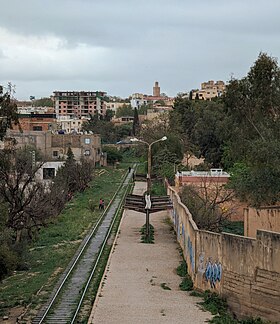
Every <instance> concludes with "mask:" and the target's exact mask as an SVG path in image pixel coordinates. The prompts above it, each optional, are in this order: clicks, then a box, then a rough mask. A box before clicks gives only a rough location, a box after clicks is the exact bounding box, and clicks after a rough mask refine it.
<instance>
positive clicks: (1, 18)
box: [0, 0, 280, 97]
mask: <svg viewBox="0 0 280 324" xmlns="http://www.w3.org/2000/svg"><path fill="white" fill-rule="evenodd" d="M279 12H280V2H279V0H266V1H265V0H246V1H244V0H235V1H230V2H229V1H221V0H211V1H209V0H200V1H197V2H195V1H191V0H173V1H170V0H168V1H167V0H154V1H139V0H118V1H116V0H46V1H38V0H28V1H22V0H13V1H7V2H6V3H5V5H4V6H2V7H1V11H0V28H3V29H5V30H6V31H7V32H9V33H12V34H19V35H22V36H24V37H30V36H36V37H41V38H43V39H44V37H45V38H47V37H50V36H54V37H57V38H59V39H61V43H60V45H59V46H57V48H56V49H48V48H46V49H42V51H47V53H43V52H42V53H41V52H40V51H39V50H38V51H37V52H36V51H35V52H30V51H28V48H27V49H26V51H22V50H21V51H19V49H18V48H17V47H15V49H14V51H15V53H12V54H11V51H10V52H9V53H10V54H9V55H6V53H7V51H6V49H5V46H6V44H5V43H3V42H1V39H0V46H1V48H2V49H4V52H3V50H2V51H1V50H0V71H1V75H0V77H1V80H0V83H3V82H5V81H6V80H11V79H13V80H14V81H15V82H14V83H16V84H17V89H18V91H17V93H18V95H20V96H22V95H23V94H24V93H25V92H26V91H27V89H29V87H30V86H32V89H33V91H34V92H36V91H37V93H45V95H49V94H51V92H52V91H53V90H54V89H59V88H60V89H63V88H64V89H67V87H68V88H71V89H75V88H77V89H78V88H80V89H81V87H85V88H87V89H95V88H96V89H103V90H105V91H108V92H111V93H112V94H116V95H118V94H119V95H129V94H130V93H131V92H138V91H143V92H145V91H150V90H151V87H152V84H153V82H154V81H155V80H156V79H157V80H158V81H159V82H160V84H161V87H162V90H163V91H164V92H166V93H168V94H170V95H176V93H178V92H179V91H187V90H190V89H191V88H195V87H199V84H200V83H201V82H203V81H207V80H208V79H223V80H228V79H229V78H230V75H231V74H232V73H233V74H234V75H235V76H236V77H242V76H243V75H245V74H246V73H247V71H248V69H249V67H250V65H252V64H253V62H254V60H255V59H256V58H257V55H258V53H259V52H260V51H265V52H268V54H270V55H273V56H279V53H280V45H279V44H278V43H279V42H278V39H279V33H280V20H279V18H278V14H279ZM23 39H24V38H23ZM81 44H84V45H85V47H86V49H85V50H81V46H82V45H81ZM22 46H24V44H22ZM30 46H32V45H30ZM99 49H101V50H100V53H101V54H96V52H97V53H99ZM16 51H19V52H18V53H17V52H16ZM48 51H49V52H48ZM25 52H26V53H25ZM1 53H2V55H1ZM4 53H5V58H4V57H3V54H4ZM27 85H28V86H27ZM28 91H29V90H28ZM150 92H151V91H150ZM28 95H30V94H28ZM28 95H27V97H28ZM35 95H36V94H35Z"/></svg>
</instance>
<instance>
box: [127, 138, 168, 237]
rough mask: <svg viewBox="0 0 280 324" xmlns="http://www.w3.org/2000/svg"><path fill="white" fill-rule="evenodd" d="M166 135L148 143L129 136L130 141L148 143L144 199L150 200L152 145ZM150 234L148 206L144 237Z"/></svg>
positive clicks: (162, 139)
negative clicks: (146, 194)
mask: <svg viewBox="0 0 280 324" xmlns="http://www.w3.org/2000/svg"><path fill="white" fill-rule="evenodd" d="M166 140H167V137H166V136H163V137H162V138H160V139H158V140H156V141H154V142H152V143H148V142H146V141H143V140H140V139H138V138H131V139H130V141H131V142H139V143H144V144H146V145H148V173H147V193H148V197H147V199H146V201H147V200H150V195H151V184H152V182H151V173H152V145H154V144H155V143H158V142H161V141H166ZM149 236H150V224H149V208H147V209H146V237H147V238H148V237H149Z"/></svg>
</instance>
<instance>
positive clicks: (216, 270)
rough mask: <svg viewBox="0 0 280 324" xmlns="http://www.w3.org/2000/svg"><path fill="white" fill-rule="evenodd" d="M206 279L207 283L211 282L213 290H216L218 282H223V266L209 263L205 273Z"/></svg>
mask: <svg viewBox="0 0 280 324" xmlns="http://www.w3.org/2000/svg"><path fill="white" fill-rule="evenodd" d="M205 278H206V280H207V281H210V285H211V288H216V283H217V281H219V282H220V281H221V279H222V265H221V263H220V262H219V263H217V262H215V263H213V264H212V263H211V261H208V263H207V267H206V271H205Z"/></svg>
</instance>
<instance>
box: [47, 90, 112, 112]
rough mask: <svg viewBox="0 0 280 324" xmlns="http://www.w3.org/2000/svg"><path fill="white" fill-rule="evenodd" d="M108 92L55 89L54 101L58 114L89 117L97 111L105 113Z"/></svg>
mask: <svg viewBox="0 0 280 324" xmlns="http://www.w3.org/2000/svg"><path fill="white" fill-rule="evenodd" d="M105 96H106V92H103V91H54V92H53V101H54V108H55V112H56V115H57V116H69V117H72V118H81V117H88V116H89V115H94V114H96V113H98V114H100V115H105V113H106V105H105Z"/></svg>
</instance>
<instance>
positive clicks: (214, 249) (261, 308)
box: [167, 187, 280, 323]
mask: <svg viewBox="0 0 280 324" xmlns="http://www.w3.org/2000/svg"><path fill="white" fill-rule="evenodd" d="M167 191H168V194H169V195H170V198H171V200H172V202H173V207H174V210H175V211H173V213H172V216H171V217H172V218H173V222H174V228H175V230H176V232H177V239H178V242H179V244H180V246H181V248H182V250H183V252H184V257H185V260H186V262H187V264H188V270H189V274H190V275H191V277H192V280H193V282H194V287H196V288H198V289H200V290H207V289H210V290H212V291H215V292H217V293H219V294H221V295H222V296H224V297H226V299H227V301H228V303H229V305H230V308H231V310H233V311H234V312H235V314H236V315H237V316H238V317H242V316H253V317H258V316H259V317H261V318H263V319H265V320H269V321H272V322H277V323H280V233H275V232H269V231H263V230H257V235H256V238H248V237H244V236H239V235H234V234H226V233H222V234H219V233H213V232H209V231H202V230H198V228H197V226H196V224H195V223H194V221H193V219H192V215H191V214H190V212H189V210H188V209H187V208H186V207H185V206H184V205H182V203H181V200H180V197H179V196H178V195H177V193H176V192H175V190H174V189H173V188H171V187H168V188H167Z"/></svg>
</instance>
